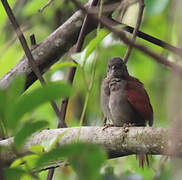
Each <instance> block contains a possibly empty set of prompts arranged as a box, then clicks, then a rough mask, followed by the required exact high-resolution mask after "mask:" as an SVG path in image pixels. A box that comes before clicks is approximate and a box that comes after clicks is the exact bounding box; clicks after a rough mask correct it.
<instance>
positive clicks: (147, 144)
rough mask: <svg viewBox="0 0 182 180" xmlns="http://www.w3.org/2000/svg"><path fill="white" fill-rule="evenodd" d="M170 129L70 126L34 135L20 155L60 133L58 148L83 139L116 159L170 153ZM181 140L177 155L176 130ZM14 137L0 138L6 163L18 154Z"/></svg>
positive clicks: (181, 153)
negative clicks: (15, 150)
mask: <svg viewBox="0 0 182 180" xmlns="http://www.w3.org/2000/svg"><path fill="white" fill-rule="evenodd" d="M169 132H171V129H167V128H153V127H131V128H129V129H128V132H127V133H126V131H125V130H124V129H123V128H122V127H110V128H107V129H105V130H104V131H103V127H97V126H95V127H94V126H90V127H72V128H61V129H53V130H44V131H41V132H39V133H36V134H33V135H32V136H31V137H30V138H29V139H28V140H27V142H26V143H25V144H24V145H23V147H22V149H21V150H20V154H21V155H25V154H31V152H30V151H29V148H30V147H31V146H33V145H39V144H41V143H42V142H43V141H48V142H49V141H51V140H52V139H54V138H55V137H57V136H58V135H59V134H62V135H63V134H64V135H63V136H61V138H60V140H59V141H58V143H57V147H60V146H64V145H66V144H70V143H74V142H75V139H79V140H80V141H83V142H90V143H93V144H98V145H100V146H102V147H103V148H105V149H106V151H107V152H108V155H109V158H117V157H122V156H128V155H132V154H139V153H145V154H152V155H173V154H171V153H170V152H169V151H168V149H170V148H171V146H172V141H171V140H172V137H171V135H170V133H169ZM176 133H177V136H178V137H179V138H178V139H180V141H179V142H178V143H177V147H176V152H177V154H175V155H177V156H180V157H181V156H182V133H181V132H176ZM12 145H13V138H9V139H6V140H2V141H0V148H1V147H6V148H5V149H4V148H1V151H0V153H1V154H0V156H1V157H2V158H3V159H2V160H3V161H5V162H7V163H8V162H9V163H10V162H12V161H13V160H15V159H16V158H17V155H16V154H15V152H14V151H13V150H12V148H11V146H12Z"/></svg>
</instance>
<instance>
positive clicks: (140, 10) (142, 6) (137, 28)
mask: <svg viewBox="0 0 182 180" xmlns="http://www.w3.org/2000/svg"><path fill="white" fill-rule="evenodd" d="M144 7H145V4H144V0H139V12H138V18H137V22H136V26H135V28H134V31H133V37H132V42H133V43H134V42H135V40H136V37H137V32H138V30H139V28H140V24H141V22H142V16H143V11H144ZM132 48H133V46H132V45H129V46H128V49H127V51H126V53H125V56H124V58H123V60H124V62H125V63H127V61H128V58H129V56H130V53H131V51H132Z"/></svg>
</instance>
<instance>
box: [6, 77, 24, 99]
mask: <svg viewBox="0 0 182 180" xmlns="http://www.w3.org/2000/svg"><path fill="white" fill-rule="evenodd" d="M24 87H25V77H24V76H22V75H19V76H16V77H15V78H14V79H13V81H12V82H11V84H10V86H9V88H8V97H9V100H10V101H11V102H12V101H13V100H16V98H17V97H19V96H20V95H21V94H22V93H23V91H24Z"/></svg>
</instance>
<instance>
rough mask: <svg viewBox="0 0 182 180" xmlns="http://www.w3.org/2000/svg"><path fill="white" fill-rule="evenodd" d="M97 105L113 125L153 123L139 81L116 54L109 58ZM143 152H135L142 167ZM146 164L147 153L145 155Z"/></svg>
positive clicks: (147, 99)
mask: <svg viewBox="0 0 182 180" xmlns="http://www.w3.org/2000/svg"><path fill="white" fill-rule="evenodd" d="M100 101H101V108H102V111H103V114H104V116H105V117H106V119H107V120H108V121H111V122H112V123H113V126H116V127H123V126H126V125H128V126H146V125H147V123H148V124H149V126H152V125H153V108H152V105H151V103H150V99H149V96H148V94H147V91H146V90H145V88H144V85H143V83H142V82H141V81H140V80H139V79H137V78H136V77H133V76H130V75H129V73H128V70H127V66H126V64H125V63H124V61H123V60H122V59H121V58H120V57H114V58H112V59H110V60H109V63H108V66H107V76H106V77H105V79H104V80H103V83H102V85H101V100H100ZM144 160H145V159H144V156H143V155H139V164H140V165H141V166H142V167H143V163H144ZM146 161H147V164H148V162H149V161H148V157H147V156H146Z"/></svg>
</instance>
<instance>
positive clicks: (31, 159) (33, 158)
mask: <svg viewBox="0 0 182 180" xmlns="http://www.w3.org/2000/svg"><path fill="white" fill-rule="evenodd" d="M38 158H39V156H38V155H36V154H31V155H26V156H24V157H21V158H18V159H16V160H15V161H13V162H12V164H11V166H10V167H11V168H16V167H18V166H20V165H22V164H25V163H26V164H27V165H28V168H34V166H35V164H36V162H37V159H38ZM25 169H26V166H25ZM27 170H29V169H27Z"/></svg>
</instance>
